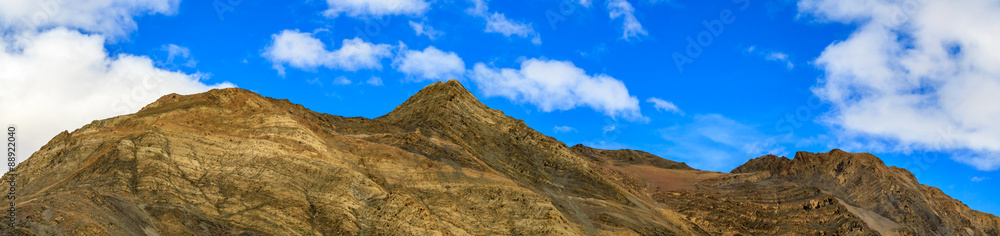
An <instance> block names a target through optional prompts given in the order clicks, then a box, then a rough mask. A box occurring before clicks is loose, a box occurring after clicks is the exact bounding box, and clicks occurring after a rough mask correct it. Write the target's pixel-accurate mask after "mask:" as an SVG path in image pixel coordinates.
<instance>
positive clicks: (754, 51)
mask: <svg viewBox="0 0 1000 236" xmlns="http://www.w3.org/2000/svg"><path fill="white" fill-rule="evenodd" d="M746 52H747V53H749V54H751V55H756V56H759V57H761V58H763V59H764V60H767V61H773V62H778V63H781V64H783V65H784V66H785V68H788V69H789V70H792V69H795V63H793V62H792V60H791V59H790V58H789V56H788V54H787V53H784V52H780V51H774V50H766V49H760V48H757V46H750V47H748V48H747V49H746Z"/></svg>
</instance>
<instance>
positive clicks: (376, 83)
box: [365, 76, 382, 86]
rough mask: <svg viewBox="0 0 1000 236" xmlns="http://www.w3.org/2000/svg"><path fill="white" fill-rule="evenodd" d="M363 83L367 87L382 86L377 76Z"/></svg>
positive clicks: (380, 79)
mask: <svg viewBox="0 0 1000 236" xmlns="http://www.w3.org/2000/svg"><path fill="white" fill-rule="evenodd" d="M365 83H368V85H371V86H382V78H379V77H378V76H372V78H371V79H368V81H367V82H365Z"/></svg>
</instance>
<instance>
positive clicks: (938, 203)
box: [0, 81, 998, 235]
mask: <svg viewBox="0 0 1000 236" xmlns="http://www.w3.org/2000/svg"><path fill="white" fill-rule="evenodd" d="M841 153H842V152H838V151H834V152H831V153H830V154H807V153H799V154H798V155H797V157H796V159H794V160H789V159H783V158H778V157H762V158H758V159H755V160H752V161H751V162H748V163H747V164H746V165H744V166H741V167H740V168H737V169H736V170H734V171H733V173H732V174H728V173H717V172H705V171H699V170H695V169H692V168H690V167H688V166H687V165H686V164H684V163H680V162H674V161H670V160H667V159H663V158H660V157H657V156H655V155H652V154H649V153H646V152H642V151H636V150H599V149H593V148H589V147H585V146H582V145H577V146H573V147H568V146H566V145H565V144H564V143H562V142H559V141H558V140H555V139H554V138H552V137H549V136H546V135H543V134H541V133H539V132H537V131H535V130H533V129H531V128H530V127H528V126H527V125H525V124H524V122H523V121H521V120H517V119H514V118H511V117H508V116H505V115H504V114H503V112H501V111H497V110H493V109H490V108H488V107H486V106H485V105H483V104H482V103H480V102H479V100H478V99H476V98H475V97H474V96H473V95H472V94H471V93H470V92H469V91H467V90H466V89H465V88H464V87H463V86H462V85H461V84H459V83H458V82H457V81H449V82H438V83H434V84H431V85H429V86H427V87H426V88H424V89H423V90H421V91H420V92H418V93H417V94H415V95H414V96H413V97H411V98H410V99H408V100H407V101H406V102H404V103H403V104H402V105H399V106H398V107H396V109H395V110H393V111H392V112H390V113H389V114H386V115H384V116H382V117H379V118H376V119H366V118H357V117H355V118H346V117H339V116H333V115H328V114H322V113H316V112H313V111H310V110H308V109H306V108H304V107H302V106H301V105H296V104H292V103H290V102H288V101H287V100H277V99H272V98H266V97H262V96H260V95H257V94H255V93H252V92H250V91H246V90H242V89H235V88H234V89H222V90H212V91H209V92H206V93H201V94H194V95H187V96H181V95H176V94H171V95H167V96H164V97H162V98H160V99H159V100H157V101H156V102H154V103H152V104H149V105H148V106H146V107H145V108H143V109H142V110H140V111H139V112H137V113H135V114H130V115H124V116H118V117H113V118H109V119H105V120H100V121H94V122H92V123H91V124H88V125H85V126H83V127H81V128H80V129H77V130H75V131H73V132H63V133H61V134H59V135H58V136H56V137H55V138H53V139H52V140H51V141H50V142H49V143H48V144H46V145H45V146H43V147H42V148H41V150H39V151H38V152H36V153H35V154H34V155H32V156H31V157H30V158H29V159H27V160H26V161H24V162H23V163H21V164H20V166H18V170H17V171H16V172H15V173H8V174H7V175H4V177H3V180H4V181H6V180H8V179H10V178H12V177H13V176H14V174H16V175H17V183H18V186H19V188H18V190H17V194H18V195H17V199H16V203H17V206H18V207H17V222H18V223H17V224H16V225H15V227H13V228H11V227H9V226H7V225H6V224H4V225H2V226H0V231H2V232H5V233H7V234H14V235H498V234H503V235H720V234H721V235H733V234H751V235H769V234H789V233H790V234H839V235H876V234H879V233H880V232H881V233H883V234H889V233H897V232H898V233H901V234H925V233H931V234H947V233H954V234H966V233H969V234H972V235H990V234H993V235H995V233H996V232H997V231H996V227H997V222H998V221H997V218H996V217H995V216H992V215H988V214H985V213H981V212H977V211H974V210H971V209H968V207H966V206H965V205H962V204H961V203H960V202H958V201H955V200H953V199H951V198H950V197H947V196H946V195H944V194H943V193H940V191H936V192H935V190H937V189H934V188H931V187H927V186H923V185H919V184H917V183H916V180H915V179H913V178H912V176H910V175H907V176H902V173H904V172H905V170H902V169H898V168H894V167H885V166H884V164H882V163H881V161H877V160H878V159H877V158H875V157H874V156H870V155H868V156H864V155H865V154H841ZM800 155H802V156H810V157H811V156H816V157H815V158H812V159H810V158H809V157H806V158H799V157H798V156H800ZM830 155H833V156H851V157H853V156H860V157H863V158H866V159H859V160H854V159H851V161H850V162H849V163H847V164H843V166H844V167H843V168H842V169H843V171H841V172H838V168H840V167H838V166H840V164H836V163H841V162H836V161H831V160H827V159H828V158H826V156H830ZM800 159H802V160H800ZM848 159H850V158H848ZM810 160H812V161H810ZM813 162H815V163H816V164H812V163H813ZM834 162H836V163H834ZM798 163H810V164H798ZM831 163H832V164H831ZM826 167H830V168H831V169H825V168H826ZM866 171H871V173H873V174H871V175H865V173H868V172H866ZM883 172H884V174H883ZM838 173H854V174H853V175H845V174H838ZM905 173H906V174H908V172H905ZM852 176H853V177H852ZM856 178H863V179H862V180H857V179H856ZM864 178H871V179H864ZM875 178H877V179H875ZM859 181H860V182H859ZM877 190H878V191H877ZM873 193H875V194H873ZM9 203H10V200H9V199H4V200H0V204H9Z"/></svg>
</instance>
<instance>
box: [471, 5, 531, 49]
mask: <svg viewBox="0 0 1000 236" xmlns="http://www.w3.org/2000/svg"><path fill="white" fill-rule="evenodd" d="M471 2H472V4H473V5H472V7H471V8H469V9H467V10H466V11H465V12H466V13H468V14H469V15H472V16H475V17H479V18H482V19H484V20H486V29H485V30H484V31H485V32H486V33H500V34H503V35H504V37H507V38H511V37H512V36H517V37H519V38H525V39H531V43H533V44H535V45H540V44H542V37H541V36H540V35H539V34H538V32H535V28H534V26H532V24H531V23H522V22H519V21H515V20H511V19H507V16H505V15H504V14H503V13H498V12H492V13H490V12H489V7H488V6H487V2H486V1H485V0H471Z"/></svg>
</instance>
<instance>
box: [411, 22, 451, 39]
mask: <svg viewBox="0 0 1000 236" xmlns="http://www.w3.org/2000/svg"><path fill="white" fill-rule="evenodd" d="M410 27H411V28H413V31H414V32H416V33H417V36H421V35H426V36H427V38H429V39H431V40H435V39H437V38H438V37H441V36H442V35H444V32H441V31H437V30H434V28H432V27H431V26H430V25H427V24H425V23H424V22H419V23H418V22H414V21H410Z"/></svg>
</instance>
